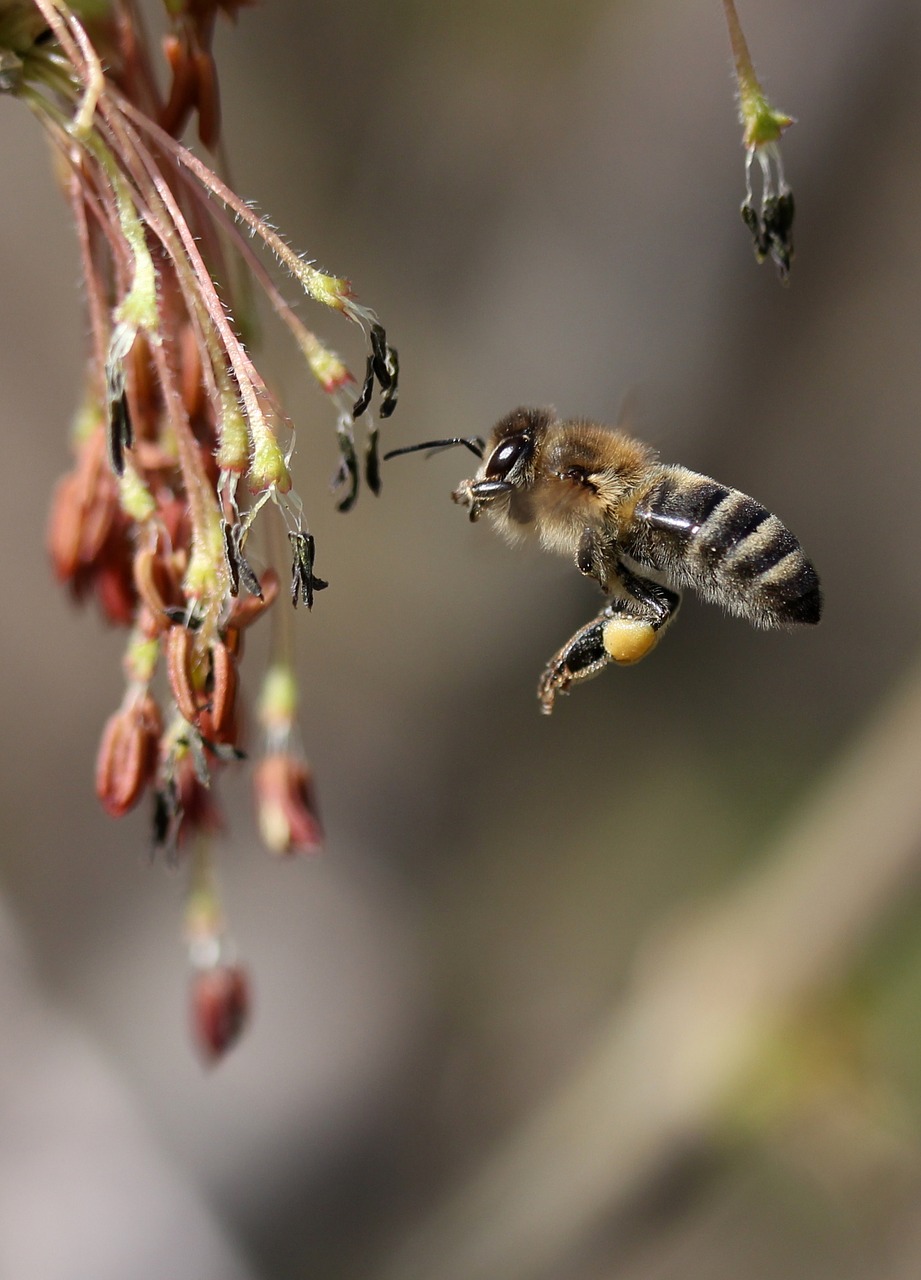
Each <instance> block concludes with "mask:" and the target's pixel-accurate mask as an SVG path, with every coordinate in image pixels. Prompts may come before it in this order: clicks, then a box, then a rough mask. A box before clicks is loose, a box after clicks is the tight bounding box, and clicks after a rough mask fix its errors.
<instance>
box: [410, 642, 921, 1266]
mask: <svg viewBox="0 0 921 1280" xmlns="http://www.w3.org/2000/svg"><path fill="white" fill-rule="evenodd" d="M919 778H921V664H918V665H916V666H915V667H914V669H913V670H912V671H911V673H910V675H909V677H908V678H907V679H906V680H905V682H904V684H903V685H902V686H901V687H900V688H899V689H898V690H897V691H896V693H895V696H894V697H892V698H891V699H890V700H889V701H888V703H887V704H886V705H885V706H884V708H883V710H882V711H881V712H880V713H879V714H878V716H877V718H876V719H875V721H874V722H873V723H871V725H870V726H869V727H868V728H867V729H866V730H865V732H864V733H863V734H862V735H861V736H860V738H859V739H858V741H857V742H856V744H855V745H854V746H853V747H852V748H851V750H850V751H848V752H847V753H846V754H845V756H844V757H843V758H842V759H841V760H840V761H839V763H838V764H837V766H836V767H835V768H833V770H832V771H831V773H830V775H829V776H828V778H827V779H826V781H825V782H824V783H823V784H820V785H819V787H818V788H817V789H816V791H815V792H814V793H813V795H812V796H811V797H810V798H809V799H808V800H807V801H806V803H805V807H804V808H803V809H802V810H801V811H800V813H799V814H798V815H797V817H796V818H795V819H794V820H793V823H792V825H791V826H790V828H789V829H788V830H787V831H786V833H785V834H784V835H782V836H781V837H780V839H779V840H778V841H777V843H776V844H775V846H774V847H773V848H772V849H771V850H770V851H769V852H768V855H767V856H766V857H765V858H764V859H763V860H762V861H761V862H760V863H759V865H758V867H757V868H756V869H755V870H754V871H753V873H752V874H751V875H750V876H748V877H747V878H746V879H745V881H744V882H742V883H740V884H738V885H736V886H735V887H734V888H733V889H731V890H730V891H729V892H728V893H726V894H725V895H724V896H723V897H722V899H721V900H720V901H717V902H714V903H710V904H708V905H707V906H706V907H705V908H701V909H694V910H692V911H689V913H688V914H687V915H686V916H683V917H682V919H681V920H680V921H675V922H673V927H672V928H670V929H669V931H668V932H667V934H666V935H664V936H663V935H662V934H661V933H660V934H659V935H658V936H657V937H656V938H654V939H653V940H652V941H651V942H650V943H649V944H648V945H647V947H646V949H645V951H644V952H643V953H642V954H641V956H640V957H639V964H638V966H637V970H636V972H635V974H634V980H633V983H632V987H631V989H630V990H629V991H628V992H627V994H626V996H625V997H624V999H623V1000H622V1002H621V1003H620V1004H619V1005H618V1006H617V1007H616V1008H615V1009H614V1010H613V1011H612V1014H611V1016H610V1019H609V1021H608V1023H607V1025H606V1026H605V1027H603V1028H602V1030H601V1033H600V1035H599V1037H598V1040H597V1042H596V1043H595V1044H594V1046H593V1048H592V1049H591V1051H590V1053H589V1054H588V1056H587V1058H586V1060H585V1061H584V1062H583V1064H582V1065H581V1067H579V1068H578V1069H577V1070H576V1071H575V1072H574V1073H573V1075H572V1076H571V1077H570V1078H569V1079H567V1080H565V1081H564V1082H563V1083H562V1085H561V1087H560V1088H559V1090H558V1091H557V1092H556V1094H555V1095H554V1096H552V1097H550V1098H549V1099H548V1100H547V1102H546V1104H545V1105H544V1106H543V1108H542V1109H541V1110H539V1111H538V1112H537V1114H535V1115H534V1116H532V1117H531V1118H530V1119H529V1120H527V1121H526V1122H525V1123H524V1124H523V1125H522V1126H521V1128H520V1129H519V1130H518V1131H517V1132H515V1133H514V1134H512V1135H511V1136H510V1138H509V1139H508V1141H507V1142H506V1143H505V1145H504V1146H503V1147H501V1148H500V1149H499V1150H498V1151H497V1152H496V1153H495V1154H494V1155H493V1156H492V1157H491V1158H490V1159H489V1160H488V1161H487V1162H486V1164H485V1167H483V1168H481V1169H480V1170H479V1171H478V1172H477V1173H476V1175H475V1176H474V1177H473V1178H472V1179H471V1180H470V1182H469V1183H468V1184H467V1185H465V1186H463V1187H462V1188H461V1189H460V1191H459V1192H457V1193H456V1194H455V1195H454V1196H453V1197H452V1198H451V1199H450V1200H449V1201H448V1203H447V1204H445V1205H444V1206H443V1207H442V1208H441V1209H440V1210H438V1211H437V1212H436V1213H435V1214H434V1215H433V1217H432V1218H431V1219H430V1221H429V1222H428V1223H427V1224H425V1226H424V1227H423V1228H422V1229H421V1230H420V1231H419V1232H418V1233H417V1234H416V1235H414V1237H413V1238H412V1239H411V1240H410V1241H409V1243H408V1245H407V1246H406V1247H405V1248H404V1249H403V1250H401V1252H400V1254H399V1256H398V1257H397V1258H396V1259H395V1260H394V1261H393V1263H392V1265H391V1266H390V1267H389V1268H388V1269H387V1270H386V1272H385V1274H386V1275H387V1276H388V1277H394V1280H395V1278H396V1277H399V1278H400V1280H427V1278H428V1277H436V1276H437V1277H438V1280H461V1278H462V1280H486V1278H487V1277H488V1278H489V1280H494V1278H495V1277H497V1276H501V1277H502V1280H528V1278H531V1277H537V1276H542V1275H544V1274H548V1273H551V1272H552V1273H553V1274H557V1272H558V1271H559V1273H560V1274H562V1273H563V1272H562V1270H560V1268H561V1264H564V1263H565V1260H566V1259H567V1257H568V1256H569V1254H570V1253H571V1251H572V1250H573V1248H574V1247H575V1246H576V1245H578V1244H579V1243H580V1242H581V1241H583V1240H584V1238H585V1236H586V1235H587V1234H588V1233H590V1232H591V1230H592V1229H593V1227H594V1226H595V1225H596V1224H597V1223H598V1222H599V1221H600V1219H601V1218H602V1217H606V1218H608V1219H610V1217H611V1216H612V1215H616V1214H617V1213H618V1211H622V1210H624V1209H625V1208H626V1207H628V1206H629V1205H630V1204H632V1203H634V1202H635V1200H636V1197H637V1196H638V1195H640V1194H642V1192H643V1191H644V1190H645V1189H648V1188H649V1187H650V1186H652V1185H654V1183H655V1181H656V1180H657V1179H658V1178H659V1177H661V1176H662V1175H663V1174H666V1173H667V1172H668V1171H669V1170H670V1169H671V1168H672V1167H673V1163H674V1160H675V1158H676V1156H677V1155H680V1154H681V1153H683V1152H685V1151H686V1150H687V1144H688V1142H689V1141H693V1140H694V1139H697V1138H699V1137H701V1136H702V1135H704V1134H705V1133H706V1132H707V1130H708V1129H709V1128H710V1127H711V1126H712V1123H713V1121H714V1120H715V1119H716V1118H717V1117H718V1115H719V1109H720V1106H721V1104H722V1102H723V1101H724V1100H725V1098H726V1097H727V1094H728V1093H729V1091H730V1090H731V1089H732V1088H733V1086H734V1085H735V1084H737V1083H738V1082H739V1080H740V1078H741V1077H742V1076H743V1075H744V1073H745V1072H746V1070H747V1069H749V1068H750V1067H751V1066H752V1064H753V1062H754V1060H755V1059H756V1057H757V1055H758V1052H759V1049H760V1048H761V1047H762V1046H763V1044H764V1042H765V1038H766V1037H767V1036H769V1035H770V1033H771V1032H772V1031H773V1030H775V1029H776V1027H777V1024H778V1023H779V1022H780V1021H781V1020H783V1019H784V1018H785V1017H787V1016H789V1015H790V1014H791V1012H793V1011H794V1010H795V1009H796V1007H797V1005H798V1004H799V1003H800V1002H802V1001H803V1000H804V999H805V998H806V997H808V996H809V995H810V994H811V993H812V992H814V991H815V990H816V989H820V988H822V987H823V986H825V985H826V984H828V983H829V982H833V981H835V980H836V979H838V978H840V977H841V976H842V974H844V973H845V972H846V970H847V968H848V966H849V965H851V964H852V963H853V962H854V960H855V958H856V957H857V956H858V955H859V953H860V951H861V949H862V947H863V946H864V945H865V943H866V942H867V940H868V938H869V937H870V935H871V934H872V933H873V931H874V930H875V929H876V928H877V927H878V926H879V924H880V922H881V920H882V919H883V918H884V916H885V915H886V913H887V911H888V910H889V909H891V908H892V907H893V906H894V905H895V904H896V903H897V901H898V900H899V897H900V895H901V894H902V892H903V891H904V890H905V889H906V887H907V886H908V885H909V884H910V883H911V881H912V879H913V878H914V876H915V874H916V872H917V868H918V863H919V854H921V785H919Z"/></svg>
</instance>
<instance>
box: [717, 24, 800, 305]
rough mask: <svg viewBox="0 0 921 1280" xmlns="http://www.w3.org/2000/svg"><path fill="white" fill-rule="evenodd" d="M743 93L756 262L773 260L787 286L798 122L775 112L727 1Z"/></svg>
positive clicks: (748, 220)
mask: <svg viewBox="0 0 921 1280" xmlns="http://www.w3.org/2000/svg"><path fill="white" fill-rule="evenodd" d="M723 8H724V9H725V12H726V22H727V24H728V26H729V39H730V43H731V45H732V54H733V59H734V62H735V72H736V82H737V84H738V90H739V120H740V122H741V124H742V144H743V146H744V147H745V199H744V200H743V201H742V206H741V213H742V221H743V222H744V223H745V225H746V227H748V229H749V232H750V233H751V236H752V242H753V245H754V250H755V257H756V258H757V259H758V261H759V262H763V261H764V259H765V258H766V257H768V255H770V257H771V258H772V259H773V261H774V263H775V265H776V266H777V270H778V272H779V274H780V279H781V280H782V281H783V283H784V284H786V283H787V281H788V279H789V275H790V265H791V263H792V261H793V216H794V212H795V207H794V201H793V192H792V190H791V189H790V185H789V183H788V182H787V180H786V177H785V176H784V169H783V160H782V158H781V154H780V138H781V135H782V134H783V132H784V130H785V129H788V128H789V127H790V125H791V124H795V123H796V121H795V120H794V118H793V117H792V116H788V115H787V114H786V113H785V112H783V111H778V110H777V109H776V108H775V107H773V106H771V104H770V102H769V101H768V99H767V97H766V96H765V93H764V90H763V89H762V87H761V84H760V82H759V80H758V77H757V75H756V74H755V68H754V65H753V63H752V60H751V55H750V53H749V51H748V44H747V42H746V39H745V36H744V34H743V32H742V26H741V24H740V22H739V16H738V14H737V13H736V7H735V3H734V0H723ZM756 158H757V161H758V165H759V168H760V170H761V201H760V205H759V207H758V208H757V209H756V208H755V204H754V196H753V193H752V167H753V164H754V161H755V159H756Z"/></svg>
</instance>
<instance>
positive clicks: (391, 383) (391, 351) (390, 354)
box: [378, 347, 400, 418]
mask: <svg viewBox="0 0 921 1280" xmlns="http://www.w3.org/2000/svg"><path fill="white" fill-rule="evenodd" d="M385 364H386V368H387V374H388V382H387V385H386V386H384V383H383V382H381V388H382V389H383V392H384V394H383V395H382V396H381V407H380V415H381V417H382V418H389V417H390V415H391V414H392V413H393V411H394V409H395V408H396V407H397V382H398V380H399V376H400V358H399V356H398V355H397V349H396V347H388V348H387V356H386V360H385ZM378 381H379V382H380V379H379V378H378Z"/></svg>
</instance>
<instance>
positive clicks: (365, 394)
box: [352, 356, 374, 421]
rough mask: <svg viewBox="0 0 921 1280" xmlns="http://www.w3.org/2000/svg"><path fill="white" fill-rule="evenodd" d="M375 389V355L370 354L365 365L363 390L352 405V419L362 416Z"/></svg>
mask: <svg viewBox="0 0 921 1280" xmlns="http://www.w3.org/2000/svg"><path fill="white" fill-rule="evenodd" d="M373 390H374V356H368V363H367V365H366V367H365V380H364V382H363V384H362V388H361V391H360V392H359V393H358V399H357V400H356V401H355V403H354V404H353V405H352V420H353V421H355V420H357V419H358V418H360V417H361V415H362V414H363V413H364V411H365V409H367V407H368V405H369V404H370V403H371V392H372V391H373Z"/></svg>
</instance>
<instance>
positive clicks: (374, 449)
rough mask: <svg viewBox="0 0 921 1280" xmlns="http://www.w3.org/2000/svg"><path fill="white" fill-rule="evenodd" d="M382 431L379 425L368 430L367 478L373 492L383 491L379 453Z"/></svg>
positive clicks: (366, 451) (366, 452)
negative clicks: (378, 427)
mask: <svg viewBox="0 0 921 1280" xmlns="http://www.w3.org/2000/svg"><path fill="white" fill-rule="evenodd" d="M379 438H380V433H379V431H378V429H377V427H372V429H371V430H370V431H369V432H368V447H367V449H366V450H365V480H366V481H367V482H368V488H369V489H370V490H371V492H372V493H380V491H381V460H380V455H379V453H378V441H379Z"/></svg>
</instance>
